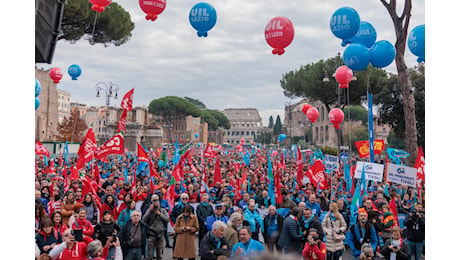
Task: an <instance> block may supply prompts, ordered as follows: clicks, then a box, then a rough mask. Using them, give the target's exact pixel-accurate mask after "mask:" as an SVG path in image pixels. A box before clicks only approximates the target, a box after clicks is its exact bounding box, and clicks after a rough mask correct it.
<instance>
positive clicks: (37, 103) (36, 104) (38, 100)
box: [35, 97, 40, 111]
mask: <svg viewBox="0 0 460 260" xmlns="http://www.w3.org/2000/svg"><path fill="white" fill-rule="evenodd" d="M39 106H40V99H38V97H36V98H35V111H37V109H38V107H39Z"/></svg>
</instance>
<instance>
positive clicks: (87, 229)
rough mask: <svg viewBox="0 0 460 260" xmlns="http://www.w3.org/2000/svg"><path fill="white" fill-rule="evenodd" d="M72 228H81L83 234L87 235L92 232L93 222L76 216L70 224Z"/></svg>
mask: <svg viewBox="0 0 460 260" xmlns="http://www.w3.org/2000/svg"><path fill="white" fill-rule="evenodd" d="M72 229H81V230H83V235H85V236H89V237H90V236H92V235H93V234H94V227H93V224H91V222H89V221H88V220H86V219H80V218H77V219H76V220H75V222H74V223H73V224H72Z"/></svg>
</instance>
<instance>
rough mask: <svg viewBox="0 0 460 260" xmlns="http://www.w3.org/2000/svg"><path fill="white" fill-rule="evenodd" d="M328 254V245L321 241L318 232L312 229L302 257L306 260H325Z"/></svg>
mask: <svg viewBox="0 0 460 260" xmlns="http://www.w3.org/2000/svg"><path fill="white" fill-rule="evenodd" d="M326 253H327V250H326V244H324V243H323V242H321V240H320V239H319V235H318V231H317V230H316V229H314V228H312V229H310V230H309V231H308V237H307V243H305V247H304V249H303V251H302V256H303V257H304V258H305V259H306V260H310V259H318V260H324V259H326Z"/></svg>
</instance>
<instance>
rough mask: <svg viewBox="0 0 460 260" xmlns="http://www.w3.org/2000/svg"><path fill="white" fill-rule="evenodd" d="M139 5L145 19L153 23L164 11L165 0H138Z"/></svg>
mask: <svg viewBox="0 0 460 260" xmlns="http://www.w3.org/2000/svg"><path fill="white" fill-rule="evenodd" d="M139 5H140V6H141V9H142V11H144V13H146V14H147V15H146V16H145V19H146V20H151V21H152V22H153V21H155V20H156V19H157V16H158V15H159V14H161V13H162V12H163V11H164V10H165V8H166V0H139Z"/></svg>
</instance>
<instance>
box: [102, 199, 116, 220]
mask: <svg viewBox="0 0 460 260" xmlns="http://www.w3.org/2000/svg"><path fill="white" fill-rule="evenodd" d="M106 210H108V211H110V214H111V215H112V217H113V219H118V210H117V207H116V206H115V207H114V208H113V209H111V208H110V206H109V205H108V204H107V203H104V204H102V207H101V219H102V217H103V213H104V211H106Z"/></svg>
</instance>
